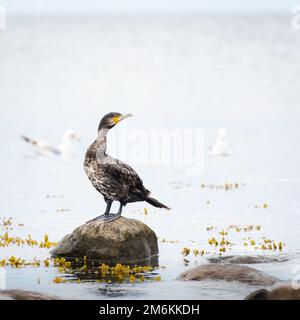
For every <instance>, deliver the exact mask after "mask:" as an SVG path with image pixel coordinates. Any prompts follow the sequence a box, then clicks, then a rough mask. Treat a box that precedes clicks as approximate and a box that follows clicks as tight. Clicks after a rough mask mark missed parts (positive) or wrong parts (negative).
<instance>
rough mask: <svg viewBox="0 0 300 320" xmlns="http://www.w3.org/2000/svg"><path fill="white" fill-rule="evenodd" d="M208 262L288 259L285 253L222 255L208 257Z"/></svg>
mask: <svg viewBox="0 0 300 320" xmlns="http://www.w3.org/2000/svg"><path fill="white" fill-rule="evenodd" d="M208 261H209V262H210V263H236V264H256V263H273V262H284V261H288V258H287V256H286V255H277V256H275V255H274V256H271V255H270V256H267V255H265V256H264V255H257V256H246V255H245V256H233V255H232V256H223V257H217V258H209V259H208Z"/></svg>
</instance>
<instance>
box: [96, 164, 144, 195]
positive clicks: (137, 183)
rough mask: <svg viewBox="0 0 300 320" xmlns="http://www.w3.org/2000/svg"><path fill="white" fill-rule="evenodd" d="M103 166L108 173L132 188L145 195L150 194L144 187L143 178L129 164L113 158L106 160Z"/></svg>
mask: <svg viewBox="0 0 300 320" xmlns="http://www.w3.org/2000/svg"><path fill="white" fill-rule="evenodd" d="M101 167H102V170H105V172H106V173H107V174H109V175H111V176H112V177H114V178H116V179H118V180H119V181H120V182H121V183H122V184H124V185H127V186H129V187H130V189H131V190H133V189H137V190H139V191H141V192H142V193H144V194H145V195H149V194H150V191H149V190H147V189H146V188H145V187H144V185H143V181H142V179H141V178H140V177H139V175H138V174H137V173H136V172H135V171H134V169H132V168H131V167H130V166H129V165H128V164H126V163H124V162H122V161H120V160H117V159H113V160H112V161H107V162H105V163H104V164H102V165H101Z"/></svg>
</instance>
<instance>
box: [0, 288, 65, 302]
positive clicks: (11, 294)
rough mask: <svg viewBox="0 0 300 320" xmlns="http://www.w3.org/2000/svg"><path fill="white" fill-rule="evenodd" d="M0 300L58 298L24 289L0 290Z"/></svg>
mask: <svg viewBox="0 0 300 320" xmlns="http://www.w3.org/2000/svg"><path fill="white" fill-rule="evenodd" d="M0 300H60V299H59V298H58V297H55V296H51V295H48V294H44V293H40V292H33V291H26V290H18V289H14V290H0Z"/></svg>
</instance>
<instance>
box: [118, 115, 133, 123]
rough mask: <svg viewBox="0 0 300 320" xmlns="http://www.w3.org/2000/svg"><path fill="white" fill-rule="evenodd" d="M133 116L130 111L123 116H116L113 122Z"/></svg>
mask: <svg viewBox="0 0 300 320" xmlns="http://www.w3.org/2000/svg"><path fill="white" fill-rule="evenodd" d="M132 116H133V114H132V113H128V114H124V115H123V114H122V115H121V116H115V117H113V122H114V123H115V124H117V123H118V122H120V121H122V120H124V119H126V118H129V117H132Z"/></svg>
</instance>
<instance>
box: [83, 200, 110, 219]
mask: <svg viewBox="0 0 300 320" xmlns="http://www.w3.org/2000/svg"><path fill="white" fill-rule="evenodd" d="M105 201H106V209H105V212H104V214H102V215H101V216H98V217H96V218H94V219H92V220H90V221H88V222H87V223H89V222H93V221H97V220H103V221H108V220H109V217H110V216H115V215H112V214H110V213H109V211H110V208H111V205H112V203H113V202H112V201H111V200H105Z"/></svg>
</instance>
